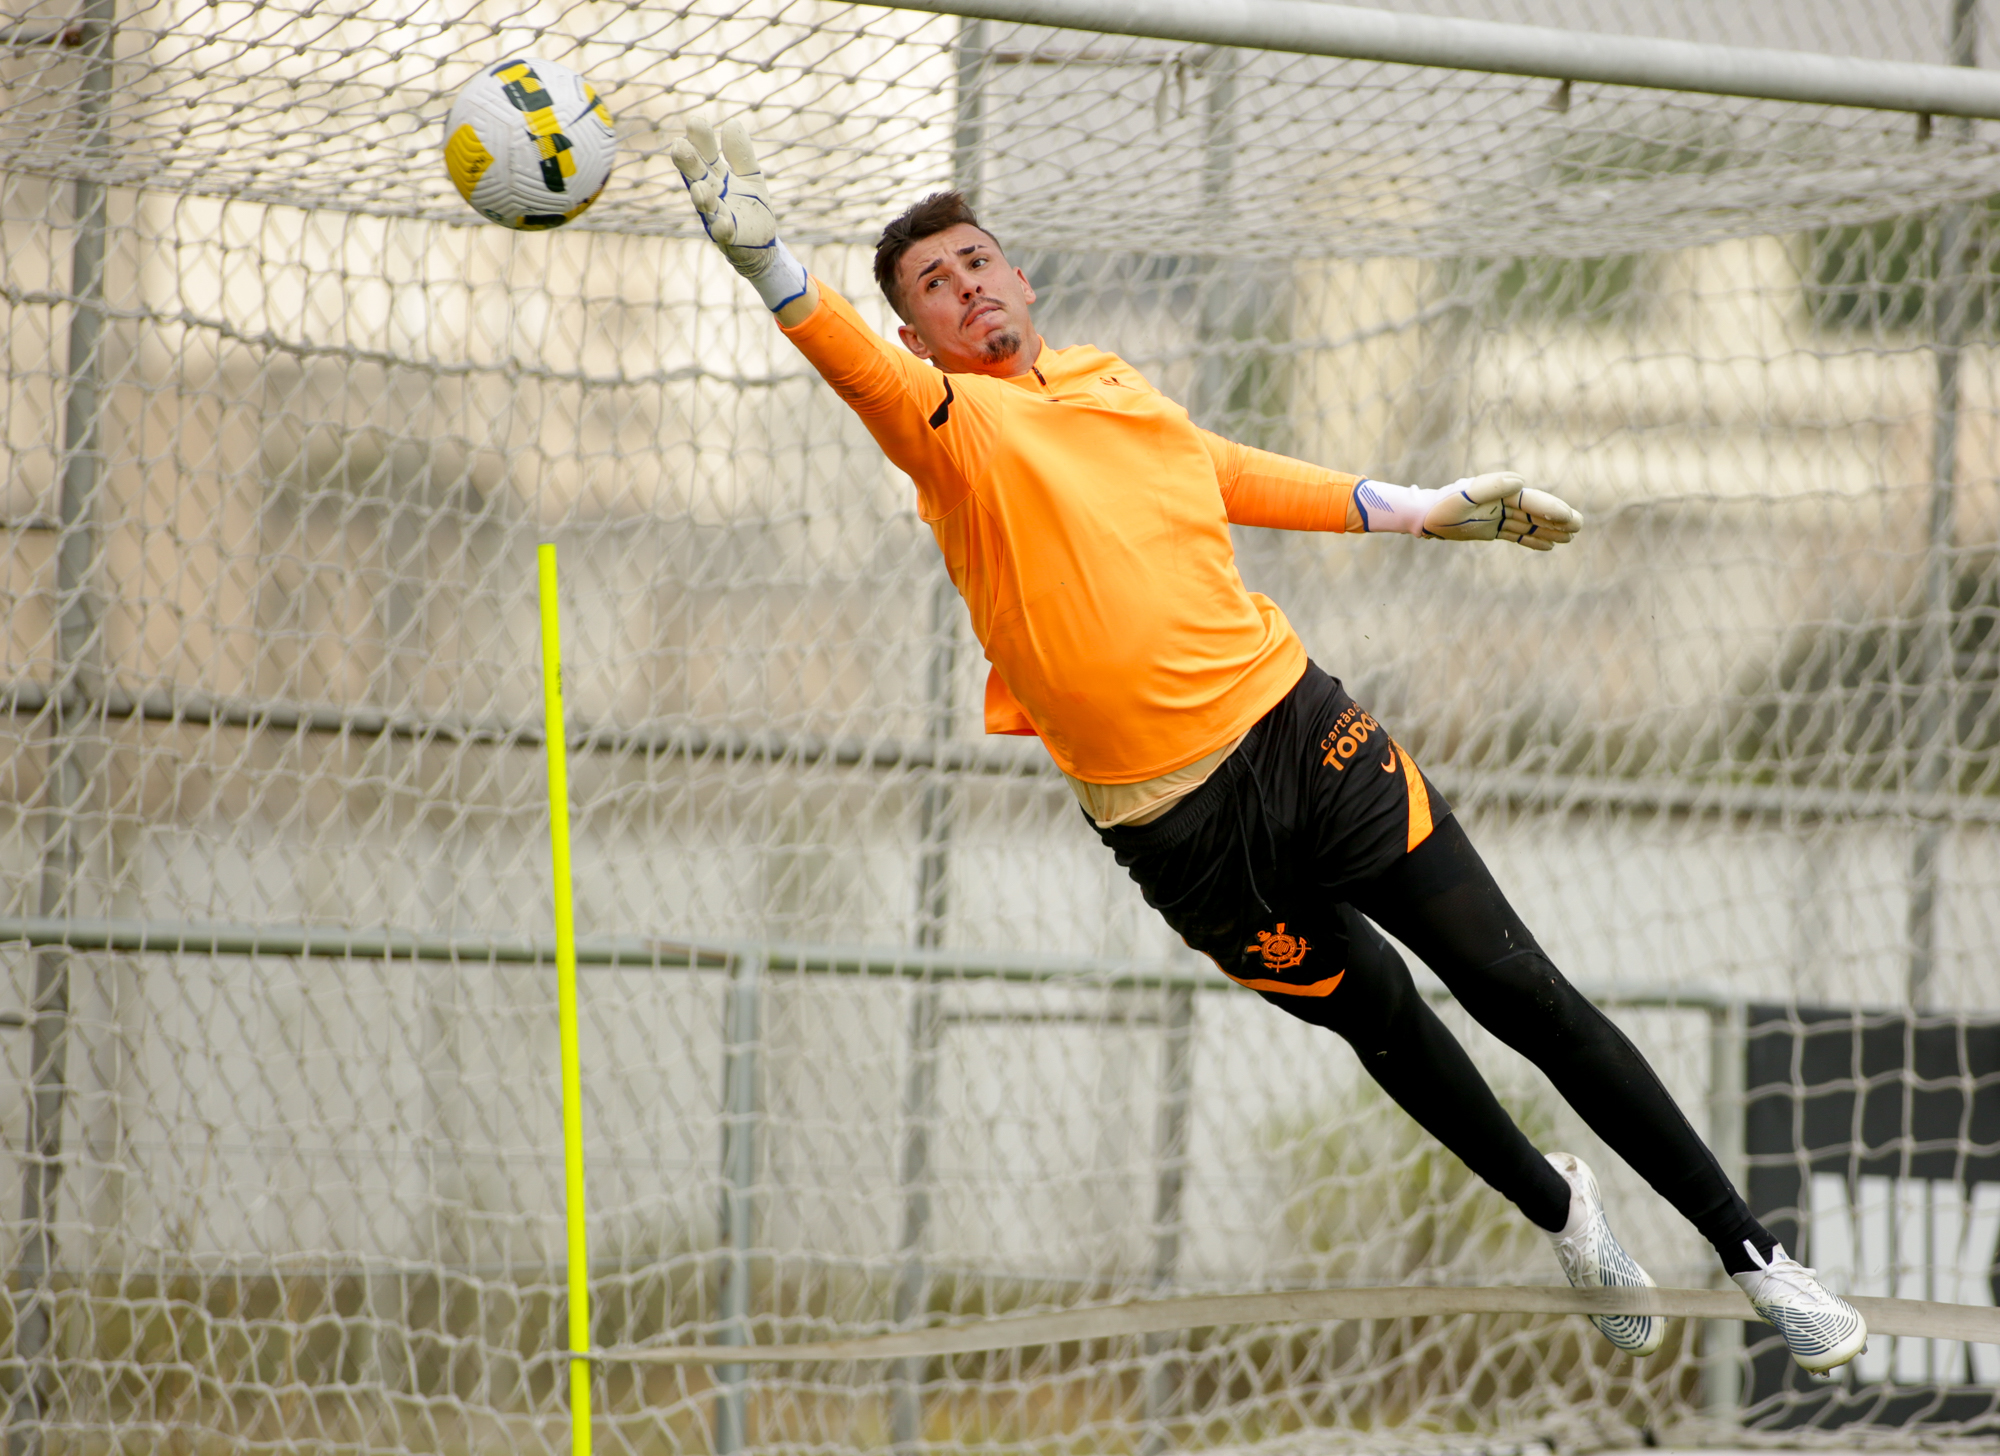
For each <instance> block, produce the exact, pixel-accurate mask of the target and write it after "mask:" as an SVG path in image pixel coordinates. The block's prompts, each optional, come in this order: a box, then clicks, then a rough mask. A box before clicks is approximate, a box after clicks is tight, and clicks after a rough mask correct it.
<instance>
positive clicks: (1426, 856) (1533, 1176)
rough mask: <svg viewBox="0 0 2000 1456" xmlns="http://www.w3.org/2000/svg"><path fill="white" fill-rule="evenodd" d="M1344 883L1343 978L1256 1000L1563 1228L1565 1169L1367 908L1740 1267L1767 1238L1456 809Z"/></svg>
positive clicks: (1541, 1217)
mask: <svg viewBox="0 0 2000 1456" xmlns="http://www.w3.org/2000/svg"><path fill="white" fill-rule="evenodd" d="M1344 893H1345V898H1346V900H1347V902H1348V905H1349V906H1350V907H1351V908H1350V909H1349V910H1347V911H1346V912H1345V914H1344V917H1343V918H1344V919H1345V921H1346V930H1347V934H1348V953H1347V963H1346V965H1347V974H1346V976H1345V978H1344V979H1343V981H1342V983H1341V986H1340V992H1339V994H1338V995H1332V996H1325V997H1321V998H1318V999H1310V998H1305V997H1299V996H1289V995H1267V996H1266V997H1265V999H1266V1000H1269V1001H1270V1002H1272V1003H1273V1004H1274V1005H1277V1006H1281V1007H1283V1008H1284V1009H1285V1010H1286V1011H1289V1012H1291V1013H1292V1014H1293V1015H1294V1016H1297V1017H1299V1018H1301V1019H1302V1020H1305V1021H1309V1022H1312V1023H1313V1024H1315V1025H1318V1026H1324V1027H1326V1028H1327V1029H1328V1030H1331V1031H1334V1032H1338V1033H1339V1034H1340V1035H1341V1036H1342V1037H1343V1038H1345V1039H1346V1040H1347V1042H1348V1043H1349V1044H1350V1045H1351V1046H1352V1047H1353V1048H1354V1050H1355V1052H1356V1054H1357V1055H1359V1056H1360V1058H1361V1063H1362V1065H1363V1066H1364V1067H1366V1068H1367V1069H1368V1073H1369V1075H1370V1076H1372V1077H1373V1078H1374V1079H1375V1080H1376V1081H1377V1082H1378V1083H1380V1084H1381V1087H1382V1089H1383V1090H1384V1091H1385V1092H1387V1093H1388V1094H1389V1095H1390V1096H1391V1097H1392V1098H1394V1099H1395V1101H1396V1102H1397V1104H1398V1105H1400V1106H1401V1107H1402V1108H1403V1109H1404V1110H1405V1111H1407V1112H1408V1113H1409V1114H1410V1116H1412V1117H1413V1118H1415V1119H1416V1120H1417V1122H1418V1123H1419V1124H1421V1125H1422V1126H1423V1127H1424V1129H1425V1130H1426V1131H1428V1132H1429V1133H1430V1134H1431V1135H1432V1136H1433V1137H1435V1138H1436V1139H1437V1140H1438V1141H1439V1142H1441V1143H1443V1144H1444V1145H1445V1146H1446V1147H1447V1148H1450V1149H1451V1151H1452V1152H1454V1153H1455V1154H1457V1155H1458V1157H1459V1158H1460V1159H1461V1160H1463V1161H1464V1163H1465V1165H1466V1166H1467V1167H1469V1168H1471V1169H1472V1170H1473V1172H1475V1173H1477V1174H1478V1175H1479V1176H1480V1177H1482V1178H1484V1179H1485V1180H1486V1181H1487V1182H1488V1183H1490V1184H1492V1185H1493V1186H1494V1187H1495V1188H1497V1189H1499V1190H1500V1192H1502V1193H1504V1194H1505V1195H1506V1196H1507V1197H1509V1198H1510V1199H1512V1200H1513V1201H1514V1202H1515V1203H1516V1204H1517V1205H1518V1206H1519V1207H1520V1209H1521V1211H1522V1212H1523V1213H1525V1214H1526V1215H1527V1216H1528V1217H1529V1218H1531V1219H1533V1220H1534V1221H1535V1222H1536V1223H1538V1224H1540V1225H1541V1226H1542V1227H1543V1228H1546V1229H1559V1228H1561V1227H1562V1225H1563V1222H1564V1220H1565V1218H1566V1217H1567V1214H1568V1210H1569V1189H1568V1185H1567V1184H1565V1183H1564V1182H1563V1180H1562V1178H1561V1177H1560V1176H1558V1175H1557V1173H1556V1172H1555V1170H1554V1169H1553V1168H1552V1167H1550V1166H1549V1163H1548V1161H1547V1160H1546V1159H1545V1158H1544V1157H1543V1156H1542V1155H1541V1153H1539V1152H1538V1151H1536V1149H1535V1147H1534V1145H1533V1144H1532V1143H1530V1142H1529V1141H1528V1139H1527V1138H1526V1137H1525V1136H1524V1135H1523V1134H1522V1132H1521V1130H1520V1129H1519V1128H1518V1127H1516V1126H1515V1125H1514V1121H1513V1119H1512V1118H1511V1117H1509V1116H1508V1115H1507V1113H1506V1111H1505V1110H1504V1109H1503V1108H1502V1107H1501V1106H1500V1103H1499V1101H1498V1100H1497V1099H1496V1098H1495V1097H1494V1096H1493V1092H1492V1090H1491V1089H1490V1088H1489V1087H1488V1086H1487V1085H1486V1081H1485V1079H1484V1078H1483V1077H1481V1076H1480V1075H1479V1072H1478V1070H1477V1069H1476V1068H1475V1067H1474V1066H1473V1065H1472V1061H1471V1059H1470V1058H1469V1057H1467V1056H1466V1054H1465V1049H1464V1048H1463V1047H1461V1046H1460V1045H1459V1044H1458V1041H1457V1039H1456V1038H1454V1037H1453V1036H1452V1034H1451V1033H1450V1032H1449V1031H1447V1030H1446V1029H1445V1026H1444V1023H1442V1022H1441V1021H1439V1020H1438V1018H1437V1015H1436V1013H1435V1012H1433V1011H1432V1010H1431V1008H1430V1006H1429V1005H1428V1004H1427V1003H1426V1002H1425V1000H1424V998H1423V997H1422V996H1421V995H1419V994H1418V992H1417V989H1416V986H1415V984H1414V983H1413V982H1412V981H1411V979H1410V972H1409V968H1408V967H1407V966H1405V965H1404V964H1403V958H1402V957H1401V956H1399V955H1398V954H1397V953H1396V951H1395V948H1394V947H1393V946H1391V945H1390V944H1389V942H1388V941H1387V940H1385V939H1383V937H1382V936H1381V934H1380V933H1378V932H1377V931H1376V930H1375V928H1374V926H1371V925H1369V924H1368V922H1367V920H1363V919H1362V918H1361V917H1362V915H1366V916H1367V917H1368V919H1369V920H1373V921H1375V922H1376V923H1377V924H1379V925H1380V926H1382V928H1383V929H1385V930H1387V931H1388V932H1389V933H1390V934H1392V935H1394V936H1395V937H1396V938H1397V939H1398V940H1400V941H1402V942H1403V944H1405V945H1407V946H1408V947H1410V949H1411V950H1413V951H1415V952H1416V953H1417V954H1418V955H1420V956H1422V957H1423V959H1424V962H1425V964H1427V965H1428V966H1429V967H1430V968H1431V969H1432V970H1433V971H1435V972H1436V973H1437V975H1438V979H1439V980H1441V981H1443V982H1444V984H1445V986H1446V988H1447V989H1448V990H1450V992H1451V994H1452V995H1453V996H1454V997H1456V998H1457V1000H1458V1002H1459V1004H1460V1005H1461V1006H1463V1007H1464V1008H1465V1009H1466V1011H1467V1012H1469V1013H1470V1014H1471V1016H1472V1018H1473V1020H1475V1021H1477V1022H1478V1023H1479V1024H1480V1025H1481V1026H1483V1027H1485V1028H1486V1029H1487V1030H1488V1031H1490V1032H1492V1033H1493V1034H1494V1035H1495V1036H1496V1037H1498V1038H1499V1039H1500V1040H1501V1041H1503V1042H1505V1043H1506V1044H1507V1045H1508V1046H1510V1047H1512V1048H1513V1049H1514V1050H1515V1051H1517V1052H1519V1053H1520V1054H1521V1055H1522V1056H1524V1057H1526V1058H1528V1060H1529V1061H1531V1062H1533V1063H1534V1064H1535V1065H1536V1066H1537V1067H1539V1068H1541V1070H1542V1071H1543V1072H1544V1073H1545V1074H1546V1075H1547V1076H1548V1078H1549V1080H1550V1081H1551V1082H1553V1083H1554V1084H1555V1087H1556V1090H1557V1091H1558V1092H1560V1093H1562V1095H1563V1097H1564V1098H1565V1099H1566V1100H1567V1101H1568V1102H1569V1104H1570V1106H1572V1107H1574V1108H1575V1109H1576V1110H1577V1111H1578V1112H1579V1113H1580V1114H1581V1115H1582V1117H1583V1120H1584V1121H1585V1122H1586V1123H1588V1124H1589V1125H1590V1127H1591V1129H1592V1130H1593V1131H1595V1132H1596V1133H1597V1135H1598V1136H1599V1137H1601V1138H1603V1139H1604V1141H1605V1142H1606V1143H1607V1144H1608V1145H1609V1146H1610V1147H1611V1148H1612V1149H1614V1150H1615V1151H1616V1152H1617V1153H1618V1154H1619V1156H1621V1157H1622V1158H1624V1159H1625V1161H1626V1162H1628V1163H1630V1164H1631V1165H1632V1167H1633V1168H1634V1169H1636V1170H1637V1171H1638V1173H1639V1174H1640V1176H1641V1177H1643V1178H1644V1179H1645V1180H1646V1181H1647V1182H1648V1183H1650V1184H1652V1186H1653V1187H1654V1188H1655V1189H1657V1190H1658V1191H1659V1193H1660V1194H1661V1196H1662V1197H1664V1198H1665V1199H1666V1200H1667V1201H1668V1202H1669V1203H1671V1204H1673V1206H1674V1207H1675V1208H1677V1209H1679V1210H1680V1212H1681V1213H1682V1214H1683V1215H1685V1216H1686V1217H1687V1219H1688V1220H1689V1221H1690V1222H1691V1223H1693V1224H1694V1226H1695V1227H1696V1228H1697V1229H1699V1230H1700V1231H1701V1233H1702V1234H1703V1236H1704V1237H1706V1238H1707V1239H1708V1240H1709V1241H1710V1242H1711V1243H1713V1244H1714V1245H1715V1246H1716V1250H1717V1252H1718V1253H1720V1254H1721V1255H1722V1256H1723V1260H1724V1262H1725V1264H1727V1265H1729V1266H1730V1267H1731V1268H1732V1269H1747V1268H1749V1267H1751V1266H1750V1263H1749V1261H1748V1260H1747V1259H1746V1258H1745V1257H1744V1255H1743V1252H1742V1241H1743V1240H1744V1239H1746V1238H1748V1239H1751V1240H1752V1241H1753V1242H1754V1243H1756V1244H1757V1245H1758V1246H1759V1249H1760V1252H1763V1253H1766V1254H1768V1252H1769V1250H1770V1245H1771V1242H1772V1241H1771V1236H1770V1235H1769V1234H1768V1233H1767V1232H1765V1230H1764V1229H1763V1228H1762V1226H1761V1225H1759V1224H1758V1223H1757V1221H1756V1220H1755V1219H1754V1218H1752V1217H1751V1214H1750V1210H1749V1208H1748V1207H1747V1206H1746V1205H1745V1204H1744V1202H1743V1200H1742V1198H1741V1197H1740V1196H1739V1195H1738V1194H1737V1192H1736V1190H1735V1189H1734V1188H1733V1187H1731V1186H1730V1183H1729V1180H1728V1178H1727V1177H1725V1176H1724V1174H1723V1172H1722V1168H1721V1166H1720V1165H1719V1164H1718V1163H1717V1162H1716V1160H1715V1156H1714V1155H1713V1154H1712V1153H1710V1152H1709V1150H1708V1148H1707V1146H1706V1145H1705V1144H1704V1143H1703V1142H1702V1140H1701V1138H1700V1137H1699V1136H1698V1135H1697V1134H1696V1132H1695V1130H1694V1129H1693V1127H1691V1126H1689V1124H1688V1120H1687V1118H1686V1117H1685V1116H1683V1115H1682V1113H1681V1110H1680V1108H1679V1107H1678V1106H1677V1105H1675V1103H1674V1099H1673V1097H1672V1096H1671V1094H1669V1093H1668V1091H1667V1089H1666V1087H1665V1086H1664V1085H1662V1084H1661V1082H1660V1079H1659V1077H1658V1076H1657V1075H1656V1074H1655V1073H1654V1071H1653V1069H1652V1068H1651V1067H1650V1066H1648V1065H1647V1063H1646V1060H1645V1058H1644V1057H1642V1056H1641V1055H1640V1054H1639V1050H1638V1048H1636V1047H1635V1046H1633V1045H1632V1043H1631V1040H1630V1039H1629V1038H1627V1037H1626V1035H1625V1034H1624V1033H1623V1032H1622V1031H1620V1030H1619V1029H1618V1028H1617V1027H1616V1026H1615V1025H1614V1024H1613V1023H1612V1021H1611V1019H1610V1018H1609V1017H1607V1016H1606V1015H1605V1014H1604V1013H1603V1012H1602V1011H1600V1010H1598V1009H1597V1007H1596V1006H1594V1005H1592V1004H1591V1003H1590V1002H1589V1001H1588V1000H1586V999H1585V998H1584V997H1583V996H1582V995H1581V994H1579V993H1578V991H1577V990H1576V988H1575V987H1574V986H1572V985H1570V983H1569V982H1568V981H1567V980H1565V979H1564V978H1563V975H1562V972H1560V971H1558V970H1557V969H1556V968H1555V965H1554V964H1553V963H1552V962H1551V961H1550V960H1549V958H1548V956H1546V955H1545V954H1543V952H1542V949H1541V947H1540V946H1538V945H1537V944H1536V943H1535V938H1534V937H1533V936H1532V935H1530V934H1529V933H1528V929H1527V927H1526V926H1524V925H1523V924H1522V923H1521V919H1520V917H1519V916H1517V915H1516V914H1515V913H1514V910H1513V907H1512V906H1510V905H1509V904H1508V903H1507V900H1506V897H1505V896H1504V895H1502V894H1501V893H1500V888H1499V886H1498V885H1496V884H1494V882H1493V876H1492V875H1491V874H1490V873H1489V872H1488V871H1487V868H1486V866H1485V864H1484V863H1483V862H1482V861H1481V860H1480V858H1479V855H1478V852H1477V851H1475V850H1474V849H1473V847H1472V842H1471V841H1470V840H1469V839H1467V838H1466V836H1465V831H1464V830H1462V829H1461V828H1459V826H1458V821H1457V819H1455V818H1450V819H1445V820H1443V821H1442V822H1440V823H1439V824H1438V825H1437V827H1436V828H1435V829H1434V830H1433V831H1432V833H1431V835H1430V837H1429V838H1428V839H1426V840H1425V841H1424V842H1423V843H1422V844H1420V845H1418V846H1417V848H1416V849H1414V850H1412V851H1410V852H1409V853H1408V854H1405V855H1403V856H1402V857H1401V858H1400V859H1398V860H1396V861H1395V862H1394V863H1393V864H1391V865H1390V866H1389V867H1388V868H1387V869H1386V870H1383V871H1382V872H1381V873H1379V874H1377V875H1375V876H1374V877H1373V878H1371V879H1367V880H1363V881H1361V882H1359V883H1357V884H1354V885H1351V886H1349V887H1347V889H1346V891H1345V892H1344ZM1355 911H1359V912H1360V914H1356V913H1354V912H1355Z"/></svg>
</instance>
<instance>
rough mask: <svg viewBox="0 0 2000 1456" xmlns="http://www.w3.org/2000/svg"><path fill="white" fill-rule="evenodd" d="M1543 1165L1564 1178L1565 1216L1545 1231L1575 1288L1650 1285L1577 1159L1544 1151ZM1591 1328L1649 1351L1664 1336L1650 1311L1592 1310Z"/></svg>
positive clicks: (1624, 1345) (1624, 1346)
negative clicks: (1559, 1226) (1552, 1229)
mask: <svg viewBox="0 0 2000 1456" xmlns="http://www.w3.org/2000/svg"><path fill="white" fill-rule="evenodd" d="M1548 1158H1549V1165H1550V1166H1551V1167H1553V1168H1554V1169H1555V1170H1556V1171H1557V1172H1558V1173H1560V1174H1562V1176H1563V1181H1564V1182H1565V1183H1567V1184H1569V1222H1568V1223H1566V1224H1564V1225H1563V1227H1562V1232H1560V1233H1553V1234H1550V1235H1549V1242H1550V1243H1551V1244H1553V1245H1555V1250H1556V1258H1558V1259H1559V1260H1561V1261H1562V1267H1563V1273H1564V1274H1566V1275H1568V1276H1569V1282H1570V1284H1571V1286H1572V1287H1574V1288H1577V1289H1651V1288H1652V1287H1653V1277H1652V1276H1651V1275H1650V1274H1648V1273H1647V1272H1646V1271H1645V1270H1644V1269H1641V1268H1640V1267H1639V1261H1638V1260H1637V1259H1635V1258H1633V1257H1632V1256H1631V1255H1630V1254H1628V1253H1626V1252H1625V1250H1624V1248H1623V1246H1622V1245H1620V1244H1619V1242H1618V1240H1617V1239H1616V1238H1615V1237H1613V1235H1612V1233H1611V1225H1610V1224H1608V1223H1606V1222H1605V1221H1604V1199H1603V1197H1602V1195H1600V1194H1599V1193H1598V1191H1597V1179H1596V1178H1594V1177H1592V1176H1591V1172H1590V1169H1589V1168H1588V1167H1586V1166H1585V1165H1584V1161H1583V1159H1581V1158H1579V1157H1576V1156H1574V1155H1573V1154H1570V1153H1550V1154H1549V1155H1548ZM1590 1322H1591V1323H1592V1324H1594V1325H1596V1326H1597V1332H1598V1333H1599V1334H1601V1335H1603V1336H1604V1338H1605V1339H1607V1340H1609V1341H1611V1343H1612V1344H1614V1345H1616V1346H1617V1347H1618V1348H1619V1349H1621V1350H1627V1351H1630V1352H1631V1353H1632V1354H1634V1355H1650V1354H1652V1353H1653V1352H1654V1351H1655V1350H1657V1349H1659V1348H1660V1344H1661V1342H1662V1341H1663V1340H1665V1339H1666V1337H1667V1322H1666V1321H1665V1320H1663V1319H1661V1318H1660V1317H1659V1316H1658V1315H1652V1314H1594V1315H1592V1316H1591V1317H1590Z"/></svg>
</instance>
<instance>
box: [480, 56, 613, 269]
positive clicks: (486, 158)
mask: <svg viewBox="0 0 2000 1456" xmlns="http://www.w3.org/2000/svg"><path fill="white" fill-rule="evenodd" d="M615 151H616V138H615V137H614V135H613V133H612V130H611V113H610V112H609V111H607V110H605V109H604V103H603V102H602V101H599V100H598V99H597V93H596V92H595V91H593V90H591V89H590V83H589V82H588V81H585V80H584V79H583V77H581V76H579V75H577V73H576V72H574V71H572V70H571V69H570V68H569V67H567V66H559V65H557V64H556V63H555V62H554V61H541V60H536V59H534V58H533V57H521V58H517V59H515V60H510V61H502V62H501V63H500V64H499V65H497V66H489V67H487V68H486V69H485V70H483V71H481V72H480V73H479V74H478V75H477V76H474V77H473V78H472V80H471V81H470V82H469V83H467V85H466V87H465V89H464V90H463V91H460V92H459V93H458V99H457V100H456V101H454V102H452V104H451V116H450V118H449V119H448V120H447V121H446V122H445V124H444V165H445V170H446V171H448V172H450V173H451V180H452V182H453V184H454V185H456V186H457V188H458V194H459V196H461V197H463V198H464V199H465V200H466V201H467V202H469V203H471V204H472V206H473V208H474V209H475V210H476V211H477V212H478V213H479V215H480V216H481V217H485V218H488V219H490V220H492V221H493V222H497V223H499V224H501V225H502V226H504V227H510V228H523V229H527V230H529V231H538V230H541V229H545V228H556V227H561V226H562V225H563V224H564V223H566V222H568V221H570V220H571V219H572V218H574V217H576V216H577V215H578V214H579V213H581V212H582V211H583V210H584V209H585V208H586V207H589V206H590V204H591V203H593V202H595V201H597V194H598V193H600V192H602V191H603V190H604V184H605V182H606V181H607V180H608V179H609V178H610V176H611V162H612V158H613V154H614V153H615Z"/></svg>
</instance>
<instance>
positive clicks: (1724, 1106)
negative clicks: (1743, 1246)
mask: <svg viewBox="0 0 2000 1456" xmlns="http://www.w3.org/2000/svg"><path fill="white" fill-rule="evenodd" d="M1745 1029H1746V1028H1745V1020H1744V1014H1743V1005H1742V1003H1741V1002H1736V1001H1732V1002H1725V1003H1723V1004H1720V1005H1715V1006H1710V1007H1709V1008H1708V1146H1709V1151H1711V1152H1713V1153H1714V1154H1715V1160H1716V1161H1717V1162H1718V1163H1720V1164H1721V1165H1722V1171H1723V1173H1724V1174H1725V1175H1727V1176H1728V1178H1729V1181H1730V1184H1731V1185H1732V1186H1734V1187H1735V1188H1738V1189H1741V1188H1743V1186H1744V1180H1745V1174H1746V1172H1747V1168H1746V1165H1745V1163H1744V1157H1743V1054H1744V1048H1743V1039H1744V1034H1745ZM1712 1277H1713V1279H1714V1280H1715V1282H1716V1284H1717V1285H1718V1287H1725V1288H1726V1287H1728V1280H1729V1276H1728V1275H1727V1274H1725V1273H1724V1272H1723V1271H1722V1269H1721V1267H1720V1266H1717V1268H1716V1269H1715V1271H1714V1274H1713V1275H1712ZM1701 1403H1702V1409H1703V1411H1704V1413H1705V1414H1706V1415H1707V1416H1708V1418H1709V1420H1710V1421H1712V1422H1714V1423H1715V1424H1716V1425H1718V1426H1734V1425H1735V1424H1736V1423H1737V1420H1738V1411H1739V1407H1740V1406H1741V1405H1742V1403H1743V1325H1742V1323H1741V1322H1740V1321H1738V1320H1709V1321H1708V1322H1707V1324H1706V1327H1705V1328H1704V1329H1703V1331H1702V1373H1701Z"/></svg>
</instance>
